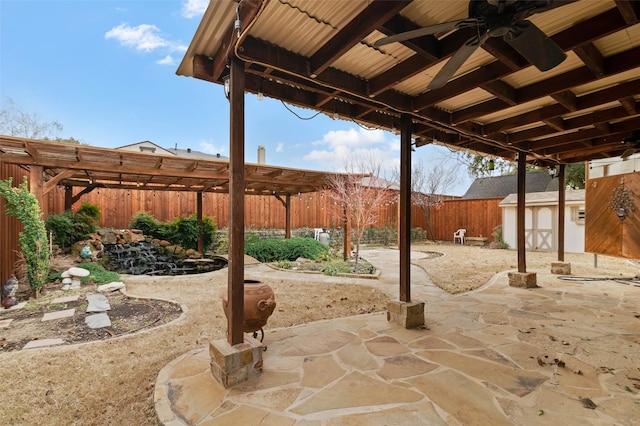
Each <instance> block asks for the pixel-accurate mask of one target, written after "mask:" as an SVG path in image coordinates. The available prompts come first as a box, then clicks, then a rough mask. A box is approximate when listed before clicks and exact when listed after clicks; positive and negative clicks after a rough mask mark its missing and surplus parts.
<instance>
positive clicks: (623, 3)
mask: <svg viewBox="0 0 640 426" xmlns="http://www.w3.org/2000/svg"><path fill="white" fill-rule="evenodd" d="M615 3H616V6H617V7H618V10H619V11H620V14H621V15H622V17H623V18H624V20H625V21H626V22H627V23H628V24H629V25H634V24H637V23H638V21H639V20H640V2H638V1H637V0H615Z"/></svg>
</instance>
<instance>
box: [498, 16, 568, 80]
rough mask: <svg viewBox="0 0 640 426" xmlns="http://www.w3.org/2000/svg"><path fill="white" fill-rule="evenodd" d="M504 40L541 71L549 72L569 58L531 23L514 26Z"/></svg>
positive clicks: (525, 22)
mask: <svg viewBox="0 0 640 426" xmlns="http://www.w3.org/2000/svg"><path fill="white" fill-rule="evenodd" d="M503 39H504V41H506V42H507V43H509V44H510V45H511V47H513V48H514V49H515V50H516V51H517V52H518V53H519V54H521V55H522V56H523V57H524V58H525V59H526V60H527V61H529V62H530V63H531V64H532V65H535V66H536V68H538V69H539V70H540V71H549V70H550V69H552V68H554V67H556V66H558V65H560V63H562V61H564V60H565V59H566V57H567V54H566V53H564V51H563V50H562V49H560V47H559V46H558V45H557V44H556V43H555V42H554V41H553V40H551V39H550V38H549V37H547V35H546V34H545V33H544V32H542V30H541V29H540V28H538V27H537V26H536V25H535V24H533V23H531V22H530V21H522V22H519V23H518V24H516V25H514V27H513V30H512V31H509V32H508V33H507V34H505V36H504V37H503Z"/></svg>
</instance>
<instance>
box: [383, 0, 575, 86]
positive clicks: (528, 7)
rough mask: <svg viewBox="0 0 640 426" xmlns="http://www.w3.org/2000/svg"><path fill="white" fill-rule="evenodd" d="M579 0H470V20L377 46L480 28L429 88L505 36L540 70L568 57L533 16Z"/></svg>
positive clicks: (402, 35)
mask: <svg viewBox="0 0 640 426" xmlns="http://www.w3.org/2000/svg"><path fill="white" fill-rule="evenodd" d="M574 1H576V0H470V1H469V13H468V15H469V17H468V18H467V19H460V20H457V21H449V22H444V23H442V24H436V25H430V26H428V27H423V28H419V29H417V30H413V31H407V32H404V33H400V34H395V35H392V36H389V37H385V38H382V39H380V40H378V41H376V42H375V43H374V46H383V45H385V44H389V43H393V42H396V41H405V40H410V39H412V38H417V37H422V36H425V35H430V34H431V35H433V34H439V33H444V32H448V31H452V30H458V29H461V28H477V34H476V35H474V36H473V37H471V38H470V39H469V40H467V41H466V42H465V43H464V44H463V45H462V46H461V47H460V48H459V49H458V50H457V51H456V53H454V55H453V56H452V57H451V59H449V61H448V62H447V63H446V64H445V66H444V67H443V68H442V69H441V70H440V72H438V74H437V75H436V76H435V78H434V79H433V80H432V81H431V83H430V84H429V86H428V88H429V89H438V88H440V87H443V86H444V85H445V84H447V82H448V81H449V80H450V79H451V77H453V75H454V74H455V72H456V71H457V70H458V69H459V68H460V67H461V66H462V64H464V63H465V61H466V60H467V59H469V57H470V56H471V54H472V53H473V52H475V50H476V49H477V48H478V47H480V46H481V45H482V44H483V43H484V42H485V41H487V39H488V38H489V37H502V38H503V40H504V41H505V42H507V43H508V44H509V45H510V46H511V47H513V48H514V49H515V50H516V51H517V52H518V53H520V55H522V56H523V57H524V58H525V59H526V60H528V61H529V62H530V63H531V64H533V65H535V66H536V67H537V68H538V69H539V70H540V71H548V70H550V69H552V68H553V67H555V66H557V65H559V64H560V63H561V62H562V61H564V59H565V58H566V57H567V55H566V54H565V53H564V51H563V50H562V49H561V48H560V47H558V45H557V44H556V43H554V42H553V40H551V39H550V38H549V37H547V35H546V34H545V33H544V32H542V30H540V28H538V27H537V26H536V25H535V24H533V23H532V22H531V21H528V20H526V18H528V17H529V16H531V15H533V14H535V13H540V12H545V11H547V10H551V9H554V8H557V7H560V6H564V5H565V4H568V3H572V2H574Z"/></svg>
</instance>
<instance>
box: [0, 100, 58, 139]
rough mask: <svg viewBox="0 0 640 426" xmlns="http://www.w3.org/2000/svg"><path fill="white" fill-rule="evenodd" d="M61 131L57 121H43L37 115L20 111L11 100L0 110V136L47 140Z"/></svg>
mask: <svg viewBox="0 0 640 426" xmlns="http://www.w3.org/2000/svg"><path fill="white" fill-rule="evenodd" d="M61 131H62V124H60V123H59V122H57V121H43V120H42V119H41V118H40V117H38V115H37V114H29V113H26V112H24V111H22V110H21V109H20V108H19V107H18V105H16V103H15V102H14V101H13V99H11V98H6V100H5V102H4V105H3V106H2V109H0V134H3V135H8V136H20V137H24V138H30V139H48V138H51V137H54V136H55V134H57V133H59V132H61Z"/></svg>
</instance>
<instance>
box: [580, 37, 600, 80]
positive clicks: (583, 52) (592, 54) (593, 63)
mask: <svg viewBox="0 0 640 426" xmlns="http://www.w3.org/2000/svg"><path fill="white" fill-rule="evenodd" d="M573 51H574V52H575V53H576V55H578V57H579V58H580V59H581V60H582V62H584V64H585V65H586V66H587V68H589V70H591V72H592V73H593V75H595V76H596V77H598V78H602V77H604V76H605V75H606V73H605V70H604V57H603V56H602V53H600V51H599V50H598V48H597V47H596V46H595V45H594V44H593V43H586V44H583V45H582V46H578V47H576V48H575V49H573Z"/></svg>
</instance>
